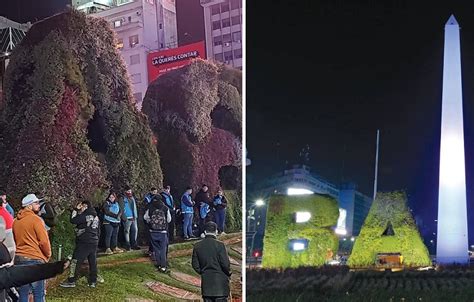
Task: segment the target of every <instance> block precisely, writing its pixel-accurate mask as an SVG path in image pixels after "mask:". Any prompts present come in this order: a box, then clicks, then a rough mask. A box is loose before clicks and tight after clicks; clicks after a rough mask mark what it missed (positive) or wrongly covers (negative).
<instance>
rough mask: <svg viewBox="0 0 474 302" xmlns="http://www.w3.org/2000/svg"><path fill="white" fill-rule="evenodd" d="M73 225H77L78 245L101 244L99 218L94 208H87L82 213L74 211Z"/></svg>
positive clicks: (72, 216) (72, 215)
mask: <svg viewBox="0 0 474 302" xmlns="http://www.w3.org/2000/svg"><path fill="white" fill-rule="evenodd" d="M71 223H72V224H75V225H76V228H75V231H76V243H84V244H98V243H99V226H100V225H99V217H97V213H96V211H95V209H94V208H87V209H86V210H84V212H82V213H78V212H77V211H76V210H74V211H72V214H71Z"/></svg>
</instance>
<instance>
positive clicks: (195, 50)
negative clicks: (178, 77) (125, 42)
mask: <svg viewBox="0 0 474 302" xmlns="http://www.w3.org/2000/svg"><path fill="white" fill-rule="evenodd" d="M195 58H201V59H205V58H206V47H205V46H204V41H201V42H197V43H193V44H188V45H184V46H181V47H178V48H173V49H167V50H162V51H155V52H150V53H149V54H148V58H147V65H148V83H150V82H152V81H153V80H155V79H156V78H157V77H159V76H160V75H162V74H164V73H166V72H168V71H170V70H174V69H178V68H180V67H183V66H185V65H187V64H189V62H190V61H191V60H192V59H195Z"/></svg>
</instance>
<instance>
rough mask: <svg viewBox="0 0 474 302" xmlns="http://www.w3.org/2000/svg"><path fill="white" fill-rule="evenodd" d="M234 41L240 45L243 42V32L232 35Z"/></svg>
mask: <svg viewBox="0 0 474 302" xmlns="http://www.w3.org/2000/svg"><path fill="white" fill-rule="evenodd" d="M232 41H234V42H237V43H240V42H241V41H242V32H240V31H236V32H235V33H232Z"/></svg>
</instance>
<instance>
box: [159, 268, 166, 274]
mask: <svg viewBox="0 0 474 302" xmlns="http://www.w3.org/2000/svg"><path fill="white" fill-rule="evenodd" d="M159 271H160V272H162V273H163V274H166V273H167V272H168V271H167V270H166V267H160V268H159Z"/></svg>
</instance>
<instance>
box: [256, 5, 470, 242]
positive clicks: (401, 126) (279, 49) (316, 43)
mask: <svg viewBox="0 0 474 302" xmlns="http://www.w3.org/2000/svg"><path fill="white" fill-rule="evenodd" d="M347 2H348V3H345V2H344V1H328V0H326V1H310V0H303V1H293V2H291V1H272V4H271V5H270V4H269V3H265V2H264V1H248V2H247V11H248V15H247V21H248V23H247V149H248V156H249V158H250V159H251V160H252V165H251V166H249V167H247V173H249V174H250V175H252V178H253V179H254V180H256V181H258V180H261V179H263V178H265V177H268V176H269V175H271V174H272V173H275V172H278V171H281V170H282V169H283V168H284V167H285V161H288V162H289V163H290V164H291V163H293V162H295V161H296V159H297V154H298V153H299V151H300V150H301V148H302V147H304V146H305V145H306V144H309V146H310V150H311V151H310V160H309V162H308V164H309V165H310V166H311V167H312V169H313V171H315V172H316V173H318V174H320V175H321V176H323V177H324V178H326V179H328V180H330V181H332V182H334V183H340V182H342V181H348V180H351V181H354V182H355V183H357V184H358V187H359V190H360V191H362V192H363V193H365V194H367V195H369V196H371V195H372V190H373V176H374V162H375V159H374V157H375V138H376V129H378V128H379V129H380V130H381V139H380V161H379V182H378V187H379V190H380V191H390V190H401V189H402V190H406V191H407V193H408V194H409V203H410V206H411V207H412V208H413V209H414V212H415V214H417V215H421V217H422V218H423V220H424V221H425V222H426V223H428V225H429V226H431V228H432V229H435V224H434V219H436V216H437V194H438V189H437V187H438V169H439V140H440V117H441V89H442V63H443V43H444V40H443V39H444V24H445V23H446V21H447V20H448V18H449V16H450V14H451V13H454V14H455V17H456V18H457V20H458V22H459V24H460V26H461V28H462V29H461V44H462V45H461V52H462V54H461V56H462V57H461V59H462V64H463V84H464V87H463V89H464V91H463V94H464V116H465V118H464V123H465V144H466V170H467V186H468V211H469V212H470V213H472V212H473V209H474V191H473V190H472V189H471V188H472V187H473V186H474V157H473V156H472V154H473V151H474V85H473V83H474V4H471V5H470V6H466V5H448V4H446V5H445V6H436V4H429V5H425V6H424V5H422V4H420V3H418V4H417V5H418V6H414V5H413V4H412V2H415V1H408V0H401V1H350V2H349V1H347ZM416 2H419V1H416ZM465 3H469V2H467V1H466V2H465ZM469 219H470V220H469V222H470V225H472V226H474V215H470V217H469ZM423 232H425V233H427V232H428V233H429V232H431V230H429V229H427V230H424V231H423ZM470 234H471V236H470V237H471V238H474V236H473V235H474V228H473V227H471V228H470ZM471 241H472V240H471Z"/></svg>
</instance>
